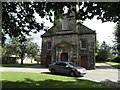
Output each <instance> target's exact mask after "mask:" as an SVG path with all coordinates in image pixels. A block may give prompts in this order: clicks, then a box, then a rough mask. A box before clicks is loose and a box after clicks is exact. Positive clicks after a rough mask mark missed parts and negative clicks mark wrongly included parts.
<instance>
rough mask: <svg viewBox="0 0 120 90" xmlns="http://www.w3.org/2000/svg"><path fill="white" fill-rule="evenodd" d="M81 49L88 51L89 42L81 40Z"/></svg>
mask: <svg viewBox="0 0 120 90" xmlns="http://www.w3.org/2000/svg"><path fill="white" fill-rule="evenodd" d="M83 42H85V43H83ZM84 44H85V45H84ZM80 49H82V50H86V49H87V40H86V39H81V40H80Z"/></svg>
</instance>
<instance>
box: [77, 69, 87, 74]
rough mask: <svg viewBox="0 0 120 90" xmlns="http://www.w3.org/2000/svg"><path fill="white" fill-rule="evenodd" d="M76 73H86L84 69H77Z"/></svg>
mask: <svg viewBox="0 0 120 90" xmlns="http://www.w3.org/2000/svg"><path fill="white" fill-rule="evenodd" d="M77 71H78V72H81V73H86V70H85V69H77Z"/></svg>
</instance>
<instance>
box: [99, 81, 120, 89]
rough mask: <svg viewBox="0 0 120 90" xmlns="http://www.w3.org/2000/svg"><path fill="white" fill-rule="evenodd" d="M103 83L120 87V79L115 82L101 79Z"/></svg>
mask: <svg viewBox="0 0 120 90" xmlns="http://www.w3.org/2000/svg"><path fill="white" fill-rule="evenodd" d="M101 83H104V84H106V85H109V86H112V87H116V88H120V80H118V81H117V82H113V81H111V80H109V79H106V80H104V81H101Z"/></svg>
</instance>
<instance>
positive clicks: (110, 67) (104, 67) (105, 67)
mask: <svg viewBox="0 0 120 90" xmlns="http://www.w3.org/2000/svg"><path fill="white" fill-rule="evenodd" d="M96 68H97V69H116V68H114V67H112V66H107V65H106V66H96Z"/></svg>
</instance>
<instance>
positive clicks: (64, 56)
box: [61, 53, 68, 61]
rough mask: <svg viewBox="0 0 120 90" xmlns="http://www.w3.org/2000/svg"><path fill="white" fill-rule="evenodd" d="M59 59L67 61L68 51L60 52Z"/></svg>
mask: <svg viewBox="0 0 120 90" xmlns="http://www.w3.org/2000/svg"><path fill="white" fill-rule="evenodd" d="M61 61H68V53H62V54H61Z"/></svg>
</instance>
